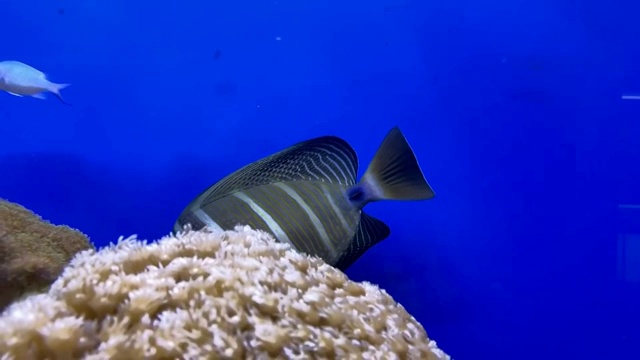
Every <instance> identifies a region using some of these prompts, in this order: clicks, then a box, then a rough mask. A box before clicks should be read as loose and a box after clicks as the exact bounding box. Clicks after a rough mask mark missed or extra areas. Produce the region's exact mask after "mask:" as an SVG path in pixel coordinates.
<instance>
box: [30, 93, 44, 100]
mask: <svg viewBox="0 0 640 360" xmlns="http://www.w3.org/2000/svg"><path fill="white" fill-rule="evenodd" d="M31 97H34V98H36V99H41V100H44V99H46V98H47V97H46V96H44V94H43V93H37V94H33V95H31Z"/></svg>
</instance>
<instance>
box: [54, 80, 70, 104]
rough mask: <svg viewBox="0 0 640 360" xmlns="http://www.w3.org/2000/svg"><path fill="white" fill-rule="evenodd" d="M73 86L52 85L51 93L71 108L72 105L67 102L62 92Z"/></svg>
mask: <svg viewBox="0 0 640 360" xmlns="http://www.w3.org/2000/svg"><path fill="white" fill-rule="evenodd" d="M70 85H71V84H56V83H51V89H50V90H49V91H51V92H52V93H53V94H54V95H55V96H56V97H57V98H58V100H60V101H61V102H62V103H63V104H65V105H69V106H71V104H69V103H68V102H66V101H65V100H64V99H63V98H62V95H61V94H60V90H62V89H64V88H66V87H68V86H70Z"/></svg>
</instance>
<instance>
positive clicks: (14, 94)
mask: <svg viewBox="0 0 640 360" xmlns="http://www.w3.org/2000/svg"><path fill="white" fill-rule="evenodd" d="M7 92H8V93H9V94H11V95H13V96H18V97H22V95H20V94H16V93H12V92H11V91H7Z"/></svg>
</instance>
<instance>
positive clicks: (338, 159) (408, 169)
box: [174, 127, 435, 270]
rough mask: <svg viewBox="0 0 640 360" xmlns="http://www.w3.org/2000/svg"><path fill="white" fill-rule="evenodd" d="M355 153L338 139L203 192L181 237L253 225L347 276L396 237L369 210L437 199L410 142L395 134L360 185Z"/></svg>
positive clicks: (283, 155) (264, 162) (279, 156)
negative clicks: (379, 204)
mask: <svg viewBox="0 0 640 360" xmlns="http://www.w3.org/2000/svg"><path fill="white" fill-rule="evenodd" d="M357 172H358V159H357V156H356V153H355V151H354V150H353V148H352V147H351V146H350V145H349V144H348V143H347V142H346V141H344V140H342V139H340V138H338V137H335V136H323V137H319V138H315V139H311V140H307V141H304V142H300V143H298V144H295V145H293V146H291V147H290V148H288V149H285V150H283V151H280V152H278V153H275V154H273V155H271V156H268V157H266V158H264V159H261V160H258V161H256V162H254V163H251V164H249V165H247V166H245V167H243V168H241V169H240V170H238V171H236V172H234V173H232V174H231V175H229V176H227V177H225V178H223V179H222V180H220V181H219V182H218V183H216V184H214V185H213V186H211V187H210V188H209V189H207V190H206V191H204V192H203V193H202V194H200V195H199V196H198V197H197V198H196V199H195V200H193V201H192V202H191V204H189V206H187V208H186V209H185V210H184V211H183V212H182V214H181V215H180V217H179V218H178V220H177V221H176V224H175V226H174V231H175V232H179V231H183V230H184V229H186V228H192V229H194V230H198V229H202V228H204V227H209V228H211V229H217V230H221V229H233V228H234V227H235V226H236V225H249V226H251V227H252V228H255V229H261V230H264V231H267V232H269V233H271V234H272V235H273V236H274V237H275V238H276V239H278V241H281V242H286V243H289V244H291V246H292V247H294V248H295V249H297V250H298V251H300V252H303V253H306V254H309V255H316V256H319V257H321V258H322V259H323V260H324V261H325V262H327V263H328V264H330V265H333V266H335V267H337V268H339V269H341V270H345V269H346V268H347V267H349V266H350V265H351V264H352V263H353V262H354V261H356V260H357V259H358V258H359V257H360V256H362V254H364V253H365V252H366V251H367V250H368V249H369V248H371V247H372V246H373V245H375V244H376V243H378V242H380V241H381V240H383V239H385V238H386V237H387V236H389V234H390V230H389V227H388V226H387V225H385V224H384V223H383V222H382V221H380V220H378V219H376V218H374V217H371V216H369V215H367V214H365V213H364V212H363V211H362V208H363V207H364V206H365V205H366V204H368V203H370V202H372V201H377V200H424V199H430V198H432V197H433V196H434V195H435V193H434V192H433V190H432V189H431V187H430V186H429V184H428V183H427V181H426V180H425V178H424V175H423V174H422V171H421V170H420V166H419V165H418V161H417V160H416V157H415V155H414V154H413V151H412V150H411V147H410V146H409V143H408V142H407V140H406V139H405V137H404V135H403V134H402V132H401V131H400V129H399V128H397V127H395V128H393V129H392V130H391V131H390V132H389V133H388V134H387V136H386V137H385V139H384V140H383V142H382V144H381V145H380V147H379V148H378V151H377V152H376V154H375V156H374V158H373V160H372V161H371V163H370V164H369V167H368V168H367V171H366V172H365V174H364V175H363V177H362V179H361V180H360V182H358V183H356V174H357Z"/></svg>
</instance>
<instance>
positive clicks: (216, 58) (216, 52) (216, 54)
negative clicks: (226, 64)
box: [213, 49, 222, 60]
mask: <svg viewBox="0 0 640 360" xmlns="http://www.w3.org/2000/svg"><path fill="white" fill-rule="evenodd" d="M220 56H222V51H221V50H220V49H218V50H216V51H215V52H214V53H213V58H214V59H215V60H218V59H220Z"/></svg>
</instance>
